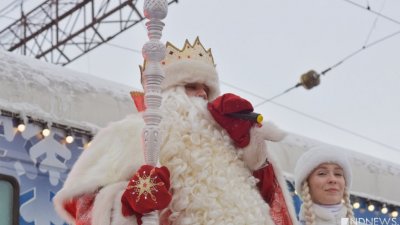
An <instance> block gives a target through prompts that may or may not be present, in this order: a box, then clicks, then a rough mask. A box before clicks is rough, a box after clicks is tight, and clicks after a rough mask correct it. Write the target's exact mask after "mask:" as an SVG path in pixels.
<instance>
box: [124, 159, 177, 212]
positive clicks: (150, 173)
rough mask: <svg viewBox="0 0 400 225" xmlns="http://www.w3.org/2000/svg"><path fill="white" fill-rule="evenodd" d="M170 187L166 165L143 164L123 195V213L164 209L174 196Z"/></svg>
mask: <svg viewBox="0 0 400 225" xmlns="http://www.w3.org/2000/svg"><path fill="white" fill-rule="evenodd" d="M169 187H170V181H169V171H168V169H167V168H166V167H165V166H163V167H161V168H157V167H153V166H149V165H143V166H142V167H140V169H139V170H138V171H137V172H136V173H135V175H133V177H132V178H131V180H130V181H129V184H128V186H127V187H126V189H125V192H124V194H123V195H122V198H121V201H122V205H123V206H122V207H123V208H122V211H123V214H124V215H125V216H129V215H132V214H133V213H135V214H141V215H143V214H145V213H149V212H152V211H154V210H160V209H164V208H165V207H167V206H168V204H169V203H170V201H171V198H172V197H171V194H170V193H169V191H168V190H169Z"/></svg>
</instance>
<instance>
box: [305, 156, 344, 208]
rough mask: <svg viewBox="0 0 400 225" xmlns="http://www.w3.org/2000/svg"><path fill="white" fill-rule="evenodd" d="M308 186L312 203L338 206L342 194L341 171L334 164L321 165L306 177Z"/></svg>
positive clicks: (342, 181) (342, 180)
mask: <svg viewBox="0 0 400 225" xmlns="http://www.w3.org/2000/svg"><path fill="white" fill-rule="evenodd" d="M308 185H309V188H310V195H311V199H312V200H313V202H315V203H317V204H320V205H333V204H338V203H340V202H341V200H342V198H343V194H344V187H345V180H344V173H343V169H342V168H341V167H340V166H339V165H337V164H334V163H323V164H321V165H319V166H318V167H317V168H315V169H314V171H313V172H311V174H310V175H309V176H308Z"/></svg>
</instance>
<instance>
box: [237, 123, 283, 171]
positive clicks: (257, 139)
mask: <svg viewBox="0 0 400 225" xmlns="http://www.w3.org/2000/svg"><path fill="white" fill-rule="evenodd" d="M285 136H286V133H285V132H284V131H282V130H280V129H279V128H278V127H276V126H275V125H274V124H272V123H269V122H268V123H263V125H262V127H253V128H251V130H250V143H249V144H248V145H247V146H246V147H244V148H243V160H244V162H245V164H246V165H247V167H249V168H250V169H251V170H257V169H259V168H261V167H262V166H263V165H264V163H265V162H266V160H267V155H268V153H267V151H268V150H267V144H266V142H265V141H266V140H268V141H280V140H282V139H283V138H284V137H285Z"/></svg>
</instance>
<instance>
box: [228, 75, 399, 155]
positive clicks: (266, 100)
mask: <svg viewBox="0 0 400 225" xmlns="http://www.w3.org/2000/svg"><path fill="white" fill-rule="evenodd" d="M221 83H222V84H224V85H226V86H229V87H231V88H234V89H236V90H239V91H242V92H244V93H247V94H249V95H252V96H254V97H257V98H260V99H263V101H262V102H261V103H258V104H256V105H255V106H254V108H256V107H258V106H261V105H263V104H265V103H267V102H268V103H272V104H274V105H277V106H279V107H281V108H284V109H286V110H289V111H291V112H294V113H297V114H300V115H302V116H304V117H307V118H309V119H311V120H314V121H317V122H320V123H322V124H325V125H327V126H330V127H333V128H335V129H337V130H340V131H342V132H345V133H348V134H351V135H353V136H356V137H358V138H361V139H364V140H366V141H369V142H371V143H374V144H376V145H380V146H382V147H385V148H387V149H390V150H393V151H396V152H400V148H397V147H394V146H391V145H388V144H385V143H383V142H381V141H378V140H375V139H372V138H370V137H368V136H365V135H362V134H359V133H357V132H354V131H352V130H350V129H347V128H343V127H340V126H338V125H336V124H334V123H331V122H328V121H325V120H322V119H320V118H318V117H315V116H312V115H309V114H307V113H304V112H301V111H300V110H297V109H294V108H291V107H289V106H286V105H284V104H281V103H277V102H274V101H271V100H269V99H267V98H265V97H263V96H261V95H257V94H255V93H253V92H251V91H248V90H246V89H243V88H239V87H237V86H234V85H232V84H229V83H227V82H224V81H221Z"/></svg>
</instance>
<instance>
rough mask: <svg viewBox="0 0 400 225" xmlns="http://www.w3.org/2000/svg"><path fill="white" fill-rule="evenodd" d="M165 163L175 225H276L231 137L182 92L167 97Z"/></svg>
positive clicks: (204, 106)
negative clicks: (169, 181)
mask: <svg viewBox="0 0 400 225" xmlns="http://www.w3.org/2000/svg"><path fill="white" fill-rule="evenodd" d="M161 110H162V114H163V115H165V116H164V117H163V119H162V122H161V124H160V127H161V129H162V133H163V134H164V136H163V142H162V144H161V151H160V163H161V165H164V166H166V167H167V168H168V169H169V171H170V173H171V190H172V192H173V197H172V201H171V203H170V205H169V206H168V208H167V209H166V210H164V212H163V213H166V211H168V210H169V211H171V212H172V214H171V215H170V217H169V220H170V223H171V224H179V225H183V224H202V225H203V224H252V225H253V224H273V222H272V221H271V219H270V217H269V207H268V205H267V204H266V203H265V202H264V200H263V199H262V198H261V195H260V194H259V192H258V189H257V187H256V186H255V185H256V180H255V178H254V177H253V176H252V175H251V172H250V170H249V169H248V168H247V167H246V166H245V165H244V163H243V161H242V160H241V159H240V158H241V156H240V154H239V153H238V150H237V149H235V147H234V146H233V144H232V142H231V139H230V137H229V136H228V134H227V133H226V132H225V131H224V130H223V129H222V128H220V127H219V125H218V124H216V122H215V121H214V119H213V118H212V116H211V115H210V113H209V112H208V110H207V102H206V101H205V100H203V99H201V98H198V97H187V95H186V94H185V91H184V89H183V87H177V88H174V89H172V90H169V91H166V92H164V94H163V103H162V107H161Z"/></svg>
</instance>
